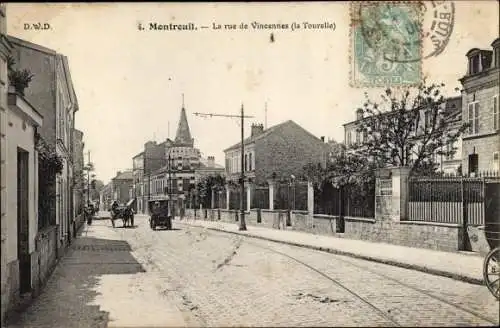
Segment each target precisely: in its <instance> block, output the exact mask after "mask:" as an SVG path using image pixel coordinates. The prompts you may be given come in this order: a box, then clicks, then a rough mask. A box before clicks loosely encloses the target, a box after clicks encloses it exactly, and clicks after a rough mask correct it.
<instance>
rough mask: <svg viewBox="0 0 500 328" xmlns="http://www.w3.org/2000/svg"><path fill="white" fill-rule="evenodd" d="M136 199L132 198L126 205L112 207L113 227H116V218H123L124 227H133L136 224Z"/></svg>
mask: <svg viewBox="0 0 500 328" xmlns="http://www.w3.org/2000/svg"><path fill="white" fill-rule="evenodd" d="M133 203H134V199H131V200H129V201H128V202H127V204H125V205H118V206H117V207H115V208H113V209H111V224H112V225H113V228H114V227H115V220H117V219H122V221H123V227H124V228H125V227H133V226H134V211H133V209H132V204H133Z"/></svg>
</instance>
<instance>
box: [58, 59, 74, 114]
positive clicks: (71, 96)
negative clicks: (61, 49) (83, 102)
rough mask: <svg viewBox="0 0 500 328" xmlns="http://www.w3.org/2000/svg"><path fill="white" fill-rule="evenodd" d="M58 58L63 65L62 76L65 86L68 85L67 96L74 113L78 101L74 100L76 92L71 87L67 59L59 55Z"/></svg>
mask: <svg viewBox="0 0 500 328" xmlns="http://www.w3.org/2000/svg"><path fill="white" fill-rule="evenodd" d="M59 56H60V58H61V61H62V64H63V68H64V74H65V77H66V84H67V85H68V89H69V96H70V99H71V102H72V103H73V104H74V106H75V112H76V111H78V109H79V107H78V99H77V98H76V92H75V88H74V85H73V80H72V79H71V71H70V69H69V64H68V57H66V56H64V55H59Z"/></svg>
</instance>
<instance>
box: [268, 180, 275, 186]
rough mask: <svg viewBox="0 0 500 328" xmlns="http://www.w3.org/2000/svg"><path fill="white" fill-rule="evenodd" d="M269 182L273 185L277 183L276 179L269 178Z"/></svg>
mask: <svg viewBox="0 0 500 328" xmlns="http://www.w3.org/2000/svg"><path fill="white" fill-rule="evenodd" d="M267 183H268V184H269V185H270V186H271V185H272V186H274V185H275V184H276V181H274V179H269V180H267Z"/></svg>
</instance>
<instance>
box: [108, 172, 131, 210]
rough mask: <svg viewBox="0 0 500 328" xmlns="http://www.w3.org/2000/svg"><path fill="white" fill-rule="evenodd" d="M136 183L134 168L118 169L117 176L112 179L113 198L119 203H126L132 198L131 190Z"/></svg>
mask: <svg viewBox="0 0 500 328" xmlns="http://www.w3.org/2000/svg"><path fill="white" fill-rule="evenodd" d="M133 185H134V176H133V173H132V170H130V171H124V172H121V171H118V172H117V173H116V176H115V177H114V178H113V179H111V193H112V200H113V201H117V202H118V204H126V203H127V202H128V201H129V200H130V198H131V195H130V191H131V189H132V187H133Z"/></svg>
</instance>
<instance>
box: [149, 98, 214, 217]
mask: <svg viewBox="0 0 500 328" xmlns="http://www.w3.org/2000/svg"><path fill="white" fill-rule="evenodd" d="M165 156H166V163H165V165H164V166H163V167H161V168H159V169H157V170H155V171H154V172H153V173H152V174H151V177H150V183H149V184H150V186H149V188H150V190H151V193H150V195H149V201H150V202H154V201H166V200H167V199H168V198H169V197H172V199H174V200H175V201H176V204H177V205H176V208H178V209H179V208H182V207H183V206H184V203H183V201H184V200H185V199H186V198H187V197H188V194H189V192H190V190H192V189H194V188H195V186H196V183H197V182H198V181H199V179H201V178H203V177H204V176H207V175H215V174H220V175H222V174H223V173H224V168H223V167H222V166H221V165H217V164H215V158H214V157H213V156H209V157H208V158H207V159H203V158H202V157H201V152H200V150H199V149H197V148H195V147H194V138H192V136H191V131H190V129H189V124H188V121H187V116H186V109H185V108H184V106H182V108H181V115H180V118H179V124H178V127H177V132H176V135H175V139H174V140H173V141H172V140H170V139H167V141H165Z"/></svg>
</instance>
